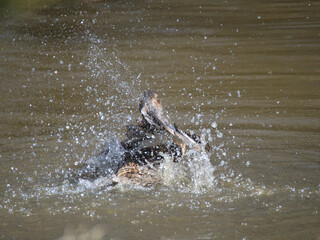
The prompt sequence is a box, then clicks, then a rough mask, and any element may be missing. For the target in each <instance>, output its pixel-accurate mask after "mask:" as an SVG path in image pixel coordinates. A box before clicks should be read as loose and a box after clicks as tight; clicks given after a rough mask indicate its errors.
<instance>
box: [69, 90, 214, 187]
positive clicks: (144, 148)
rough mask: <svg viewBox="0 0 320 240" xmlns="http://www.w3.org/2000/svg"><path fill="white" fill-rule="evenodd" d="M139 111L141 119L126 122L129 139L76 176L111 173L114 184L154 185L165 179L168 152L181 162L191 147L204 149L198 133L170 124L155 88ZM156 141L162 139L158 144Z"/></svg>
mask: <svg viewBox="0 0 320 240" xmlns="http://www.w3.org/2000/svg"><path fill="white" fill-rule="evenodd" d="M139 112H140V114H141V119H139V120H137V121H136V123H134V124H128V125H126V132H125V136H126V138H125V139H124V140H122V141H121V142H120V143H118V144H115V146H117V147H116V149H114V146H113V147H112V148H111V147H110V146H109V147H108V148H106V149H104V150H103V151H102V152H101V153H100V154H99V155H97V156H95V157H93V158H91V159H90V160H89V161H87V162H86V163H85V164H84V166H82V167H81V168H80V169H79V170H78V171H76V174H75V175H76V176H77V177H76V178H78V179H79V178H82V179H88V180H95V179H97V178H98V177H101V176H103V177H105V176H111V178H112V183H113V184H118V183H121V184H128V185H139V186H150V185H153V184H156V183H159V182H161V177H160V175H159V172H158V169H159V166H160V164H161V163H162V162H163V160H164V155H165V154H166V155H167V156H169V157H170V158H171V159H172V161H173V162H178V161H179V159H181V158H182V156H183V155H184V154H185V151H186V147H187V146H189V147H191V148H193V149H195V150H197V151H198V152H201V151H202V149H201V140H200V137H199V136H198V135H196V134H190V133H188V132H186V131H183V130H181V129H179V128H178V126H177V125H176V124H171V123H170V121H169V120H168V117H167V116H165V114H164V110H163V106H162V103H161V100H160V99H159V97H158V94H157V93H156V92H155V91H154V90H152V89H149V90H147V91H145V92H144V94H143V97H142V100H141V101H140V103H139ZM161 136H167V137H173V138H174V139H177V140H179V141H173V142H171V143H169V144H168V143H163V142H161V140H162V139H161ZM155 140H158V142H157V143H154V142H155ZM205 151H206V152H207V153H208V152H209V151H210V145H209V144H206V146H205ZM114 153H115V154H114Z"/></svg>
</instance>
